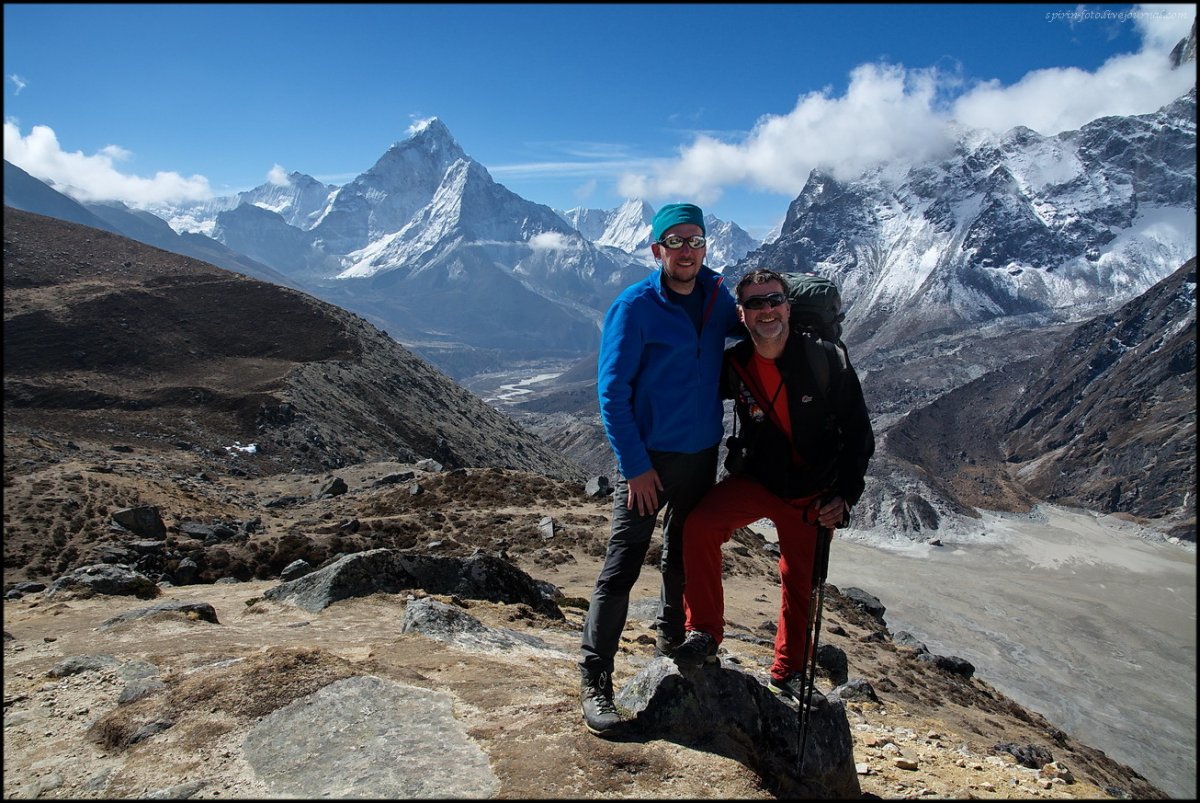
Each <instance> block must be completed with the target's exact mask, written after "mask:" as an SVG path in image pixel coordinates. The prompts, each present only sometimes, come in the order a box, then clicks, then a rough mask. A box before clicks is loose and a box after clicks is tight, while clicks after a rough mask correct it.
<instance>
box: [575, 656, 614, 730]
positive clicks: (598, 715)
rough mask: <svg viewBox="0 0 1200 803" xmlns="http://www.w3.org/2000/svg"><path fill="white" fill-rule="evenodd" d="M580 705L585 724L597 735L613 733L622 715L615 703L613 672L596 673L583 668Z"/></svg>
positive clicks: (581, 671)
mask: <svg viewBox="0 0 1200 803" xmlns="http://www.w3.org/2000/svg"><path fill="white" fill-rule="evenodd" d="M580 673H581V677H582V679H581V682H580V695H579V697H580V705H581V707H582V708H583V724H584V725H586V726H587V729H588V730H589V731H591V732H592V733H594V734H596V735H597V736H606V735H609V734H612V733H613V732H614V731H615V730H616V729H617V727H618V726H620V724H621V722H622V721H623V720H622V719H621V715H620V714H619V713H618V712H617V706H616V704H615V703H613V685H612V673H611V672H597V673H595V674H593V673H590V672H588V671H587V670H586V669H581V670H580Z"/></svg>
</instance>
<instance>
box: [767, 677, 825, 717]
mask: <svg viewBox="0 0 1200 803" xmlns="http://www.w3.org/2000/svg"><path fill="white" fill-rule="evenodd" d="M767 688H768V689H769V690H770V691H771V692H772V693H773V694H778V695H779V696H780V697H786V698H788V699H789V700H795V701H796V702H797V703H799V704H800V705H804V701H805V699H807V698H808V693H807V689H805V687H804V673H802V672H793V673H792V674H790V675H788V676H787V677H786V678H783V679H780V678H777V677H772V678H771V680H770V682H768V683H767ZM828 705H829V700H828V699H827V698H826V697H825V695H824V694H822V693H821V690H820V689H818V688H817V687H816V684H814V685H813V687H812V698H811V699H810V700H809V710H811V711H820V710H821V709H823V708H825V707H827V706H828Z"/></svg>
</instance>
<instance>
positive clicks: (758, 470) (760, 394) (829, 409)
mask: <svg viewBox="0 0 1200 803" xmlns="http://www.w3.org/2000/svg"><path fill="white" fill-rule="evenodd" d="M736 295H737V300H738V309H739V312H740V315H741V318H742V321H743V323H745V325H746V329H747V330H748V331H749V333H750V338H749V340H743V341H741V342H739V343H737V344H736V345H734V346H731V347H730V348H729V349H728V350H727V351H726V353H725V360H726V370H725V372H724V373H723V378H722V388H721V390H722V396H723V397H724V398H733V399H734V410H735V413H736V415H737V421H738V423H739V424H740V425H741V428H742V432H741V435H740V436H739V437H738V438H735V439H733V440H734V442H733V443H731V445H730V458H729V459H728V460H727V461H726V468H727V469H729V471H730V475H729V476H728V477H727V478H725V479H724V480H722V481H721V482H720V483H718V484H717V485H716V486H714V487H713V488H712V490H710V491H709V492H708V494H706V495H705V497H704V498H703V499H702V500H701V502H700V504H699V505H698V506H697V507H695V508H693V509H692V512H691V514H690V515H689V516H688V519H687V522H686V524H685V525H684V533H683V555H684V576H685V577H686V578H687V581H686V584H685V586H684V603H685V606H686V609H687V619H686V622H685V625H684V627H685V630H686V631H687V636H686V639H685V641H684V643H683V645H682V646H680V647H679V648H678V649H677V650H676V651H675V654H674V656H673V658H674V660H675V661H676V663H678V664H679V665H680V666H699V665H702V664H705V663H716V661H717V658H716V654H717V647H718V645H719V644H720V643H721V640H722V638H723V637H724V629H725V620H724V611H725V601H724V591H723V588H722V584H721V545H722V544H723V543H724V542H725V541H728V540H729V538H730V536H731V535H732V534H733V531H734V530H736V529H737V528H739V527H744V526H746V525H747V524H750V523H751V522H754V521H757V520H758V519H761V518H767V519H770V520H771V521H773V522H774V523H775V528H776V532H777V533H778V535H779V551H780V558H779V574H780V585H781V601H780V606H779V628H778V630H777V632H776V635H775V661H774V663H773V664H772V666H771V681H770V683H769V684H768V687H769V688H770V689H771V690H772V691H773V692H775V693H777V694H783V695H787V696H790V697H792V698H794V699H797V700H799V699H801V694H802V692H803V689H802V688H801V685H802V678H803V677H804V661H805V656H806V655H807V654H808V650H809V648H811V646H812V645H811V640H810V634H809V632H808V630H809V625H810V622H809V602H810V598H811V593H812V577H813V557H814V552H815V547H816V543H817V538H818V526H820V527H822V528H827V529H828V530H832V529H833V528H835V527H838V526H841V525H842V523H843V522H844V520H845V519H846V517H847V516H848V514H849V511H850V508H851V507H852V506H853V505H854V503H856V502H857V501H858V499H859V497H861V496H862V492H863V487H864V476H865V475H866V470H867V464H868V463H869V462H870V459H871V456H872V455H873V454H874V452H875V437H874V434H873V432H872V430H871V421H870V418H869V416H868V413H867V407H866V403H865V402H864V400H863V393H862V386H861V384H860V383H859V381H858V376H857V374H856V373H855V372H854V368H853V366H851V365H850V364H849V361H848V360H846V361H845V362H844V363H842V362H839V361H838V360H835V359H833V358H832V357H828V355H829V354H831V353H832V352H830V351H829V350H828V349H827V348H824V347H822V346H820V345H819V344H817V343H815V342H811V340H810V342H807V343H806V342H805V340H806V339H810V338H811V336H810V335H807V334H803V333H801V332H799V331H792V328H791V326H790V325H789V324H790V321H789V314H790V306H789V303H788V298H787V286H786V284H785V282H784V279H783V277H782V276H780V275H779V274H778V273H775V272H774V271H769V270H756V271H752V272H750V273H748V274H746V275H745V276H744V277H742V279H741V281H740V282H739V283H738V286H737V292H736ZM814 348H815V349H816V350H817V353H818V356H819V358H828V359H829V361H830V370H829V372H828V375H827V377H828V386H825V387H822V386H821V379H822V378H823V375H824V374H825V372H824V371H820V370H815V369H814V367H813V363H812V362H811V360H812V359H814V358H813V357H811V350H812V349H814Z"/></svg>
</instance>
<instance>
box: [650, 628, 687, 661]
mask: <svg viewBox="0 0 1200 803" xmlns="http://www.w3.org/2000/svg"><path fill="white" fill-rule="evenodd" d="M681 644H683V634H682V633H680V634H679V635H678V636H668V635H667V634H666V633H664V632H662V631H661V630H660V631H658V638H656V639H655V641H654V657H655V658H670V657H671V656H672V655H674V654H675V650H677V649H679V646H680V645H681Z"/></svg>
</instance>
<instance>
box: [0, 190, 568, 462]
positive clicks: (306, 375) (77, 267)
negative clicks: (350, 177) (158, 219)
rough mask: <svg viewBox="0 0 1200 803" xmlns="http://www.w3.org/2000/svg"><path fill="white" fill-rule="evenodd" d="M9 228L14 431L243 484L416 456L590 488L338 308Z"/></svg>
mask: <svg viewBox="0 0 1200 803" xmlns="http://www.w3.org/2000/svg"><path fill="white" fill-rule="evenodd" d="M4 223H5V225H4V289H5V293H4V316H5V319H4V331H5V339H4V367H5V376H4V392H5V425H6V431H7V432H10V433H11V432H22V431H34V430H36V429H38V428H40V427H41V426H42V425H43V424H44V422H45V421H46V420H47V419H52V420H55V421H56V422H57V427H58V431H59V432H61V433H63V434H64V435H66V436H67V437H69V438H72V439H73V440H74V441H75V442H77V443H79V442H82V441H83V440H88V441H93V442H96V441H99V442H103V443H106V444H108V445H118V444H121V445H125V446H128V447H134V448H138V449H149V450H154V451H157V452H162V453H165V454H166V455H177V454H181V453H185V452H199V453H202V454H204V455H207V456H210V457H214V458H218V459H219V460H222V461H228V465H230V466H238V467H240V468H241V469H242V470H244V471H246V472H248V473H250V474H261V473H263V472H273V471H280V470H290V469H291V468H294V467H303V468H307V469H310V470H317V469H320V468H328V467H338V466H342V465H345V464H347V463H351V462H359V461H361V460H368V459H375V460H378V459H402V460H410V461H415V460H419V459H422V458H432V459H434V460H436V461H438V462H439V463H442V464H443V465H445V466H446V467H449V468H453V467H458V466H489V465H490V466H502V467H511V468H518V469H525V470H534V471H539V472H542V473H545V474H547V475H550V476H559V477H568V476H578V475H579V474H580V470H579V468H578V467H577V466H574V465H573V464H571V463H570V462H569V461H567V460H565V459H564V458H563V457H562V456H561V455H559V454H556V453H554V452H553V451H551V450H550V449H548V448H547V447H546V446H545V445H543V444H542V443H541V442H540V441H538V440H537V439H536V438H534V437H532V436H530V435H529V434H528V433H527V432H525V431H524V430H522V429H521V428H520V427H518V426H517V425H516V424H514V423H513V422H512V421H511V420H510V419H509V418H507V417H505V416H503V415H501V414H499V413H497V412H496V411H494V410H493V409H491V408H490V407H488V406H487V405H485V404H483V403H482V402H481V401H480V400H479V399H478V398H476V397H474V396H472V395H471V394H470V393H468V392H466V391H465V390H463V389H462V388H460V387H458V386H457V385H455V384H454V383H453V382H451V381H449V380H448V379H447V378H446V377H445V376H444V375H442V374H441V373H439V372H438V371H437V370H435V369H434V368H433V367H431V366H430V365H429V364H428V363H426V362H424V361H423V360H421V359H419V358H417V357H416V356H414V355H413V354H412V353H410V352H409V351H408V350H406V349H404V348H403V347H402V346H400V345H399V344H397V343H396V342H395V341H393V340H391V339H390V338H389V337H387V336H386V335H385V334H384V333H382V332H380V331H379V330H378V329H376V328H375V327H373V326H371V325H369V324H368V323H367V322H365V321H364V320H362V319H361V318H359V317H357V316H355V315H353V314H351V313H348V312H346V311H344V310H342V309H339V308H337V307H334V306H333V305H331V304H327V303H324V302H320V301H317V300H316V299H314V298H312V297H311V296H307V295H305V294H303V293H299V292H296V291H293V290H289V289H287V288H282V287H279V286H277V285H272V284H267V283H265V282H259V281H255V280H253V279H250V278H247V277H245V276H241V275H237V274H232V273H229V272H228V271H224V270H221V269H219V268H215V267H212V266H211V265H207V264H205V263H201V262H198V261H196V260H192V259H188V258H186V257H181V256H179V255H177V254H173V253H168V252H165V251H160V250H158V249H156V248H151V247H149V246H145V245H142V244H141V243H137V242H134V241H131V240H127V239H125V238H123V237H119V236H116V235H113V234H109V233H107V232H103V231H98V230H96V229H91V228H87V227H84V226H80V225H76V224H71V223H66V222H64V221H60V220H56V219H53V218H46V217H41V216H38V215H33V214H29V213H25V212H21V211H17V210H13V209H6V210H5V221H4ZM399 400H402V402H403V403H398V401H399ZM115 410H120V411H121V412H122V415H120V416H114V414H113V413H114V411H115ZM285 467H286V468H285Z"/></svg>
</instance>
